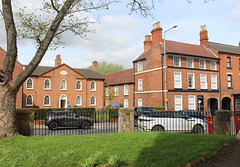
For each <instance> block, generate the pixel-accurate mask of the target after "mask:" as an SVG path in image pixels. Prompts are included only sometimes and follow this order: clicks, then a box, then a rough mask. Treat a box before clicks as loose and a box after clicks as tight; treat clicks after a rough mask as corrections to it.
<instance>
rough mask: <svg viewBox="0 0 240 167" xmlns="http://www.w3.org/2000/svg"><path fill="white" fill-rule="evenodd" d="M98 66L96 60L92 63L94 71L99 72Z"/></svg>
mask: <svg viewBox="0 0 240 167" xmlns="http://www.w3.org/2000/svg"><path fill="white" fill-rule="evenodd" d="M97 66H98V62H97V61H96V60H95V61H93V62H92V69H93V71H97V68H98V67H97Z"/></svg>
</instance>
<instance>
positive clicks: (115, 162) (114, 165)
mask: <svg viewBox="0 0 240 167" xmlns="http://www.w3.org/2000/svg"><path fill="white" fill-rule="evenodd" d="M120 163H121V161H120V156H118V155H116V154H115V155H110V157H109V159H108V164H109V165H111V167H119V166H120Z"/></svg>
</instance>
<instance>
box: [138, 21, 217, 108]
mask: <svg viewBox="0 0 240 167" xmlns="http://www.w3.org/2000/svg"><path fill="white" fill-rule="evenodd" d="M165 53H166V66H165V65H164V64H165V63H164V40H163V38H162V28H161V27H160V23H159V22H158V23H156V24H154V26H153V30H152V31H151V36H150V35H147V36H146V37H145V41H144V52H143V53H142V55H140V56H139V57H138V58H137V59H136V60H134V61H133V64H134V79H135V106H141V105H143V106H164V103H165V99H166V101H167V108H168V109H170V110H181V109H197V110H201V111H204V112H208V113H211V112H213V111H214V110H216V109H219V100H220V91H219V90H220V89H219V69H220V66H219V62H220V59H219V57H218V56H217V55H216V54H214V53H213V52H212V51H211V50H210V49H208V48H206V47H205V46H203V45H193V44H187V43H181V42H175V41H169V40H166V50H165ZM165 69H166V72H165ZM165 73H166V78H167V79H166V88H165ZM165 91H166V95H167V97H165Z"/></svg>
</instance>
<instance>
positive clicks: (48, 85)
mask: <svg viewBox="0 0 240 167" xmlns="http://www.w3.org/2000/svg"><path fill="white" fill-rule="evenodd" d="M44 89H46V90H50V89H51V82H50V80H49V79H46V80H45V81H44Z"/></svg>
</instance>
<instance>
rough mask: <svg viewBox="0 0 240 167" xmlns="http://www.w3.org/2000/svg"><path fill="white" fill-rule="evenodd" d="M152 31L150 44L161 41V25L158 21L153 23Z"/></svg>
mask: <svg viewBox="0 0 240 167" xmlns="http://www.w3.org/2000/svg"><path fill="white" fill-rule="evenodd" d="M153 27H154V28H153V30H152V31H151V33H152V44H155V43H159V42H162V41H163V39H162V27H160V22H157V23H155V24H154V25H153Z"/></svg>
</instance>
